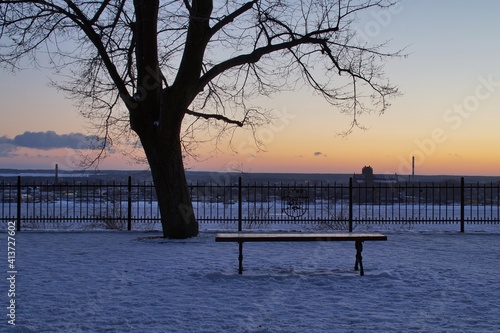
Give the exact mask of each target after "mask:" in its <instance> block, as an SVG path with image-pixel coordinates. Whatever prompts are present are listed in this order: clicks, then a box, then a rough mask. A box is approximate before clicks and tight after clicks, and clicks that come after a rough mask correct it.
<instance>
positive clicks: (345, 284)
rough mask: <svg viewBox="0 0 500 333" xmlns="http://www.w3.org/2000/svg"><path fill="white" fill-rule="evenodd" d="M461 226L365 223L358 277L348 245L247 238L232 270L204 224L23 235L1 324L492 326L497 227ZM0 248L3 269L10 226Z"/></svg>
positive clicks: (290, 328)
mask: <svg viewBox="0 0 500 333" xmlns="http://www.w3.org/2000/svg"><path fill="white" fill-rule="evenodd" d="M428 227H432V226H428ZM456 227H457V226H456V225H454V226H451V227H450V228H451V229H455V230H443V229H441V230H439V229H438V230H418V229H411V230H410V229H408V228H407V229H403V228H401V229H396V228H392V229H391V228H390V227H389V226H388V227H386V229H385V230H377V226H376V225H375V226H373V227H372V228H369V229H370V230H369V231H370V232H374V231H382V232H383V233H384V234H386V235H387V236H388V241H387V242H366V243H365V244H364V251H363V263H364V268H365V276H363V277H360V276H359V273H358V272H355V271H354V270H353V266H354V260H355V250H354V243H351V242H338V243H337V242H324V243H323V242H306V243H245V244H244V263H243V264H244V268H245V271H244V273H243V275H239V274H238V272H237V266H238V259H237V256H238V245H237V243H216V242H215V240H214V239H215V231H213V230H209V229H208V228H207V229H204V230H202V232H201V233H200V235H199V236H198V237H196V238H192V239H188V240H169V239H162V238H160V237H159V236H160V233H159V232H158V231H151V232H147V231H128V232H127V231H22V232H18V233H17V234H16V236H15V237H16V265H17V270H18V273H17V276H16V296H15V301H16V325H15V326H14V327H13V326H11V325H8V324H7V316H6V314H7V310H6V306H7V302H8V300H7V296H6V294H7V292H6V288H8V286H7V284H5V283H2V284H0V287H1V289H2V290H1V291H0V294H1V295H3V296H2V298H1V305H2V306H1V308H2V309H3V311H4V312H5V314H2V318H3V320H2V321H3V322H1V323H0V331H2V332H120V333H124V332H333V331H334V332H363V331H365V332H385V331H392V332H396V331H397V332H403V331H404V332H412V331H414V332H437V331H439V332H471V331H474V332H491V331H496V330H498V329H499V327H500V316H498V313H499V310H500V284H499V283H498V276H499V273H500V265H499V264H498V263H499V260H500V251H499V249H500V232H499V231H498V229H495V228H497V227H496V226H486V225H482V226H476V229H477V230H474V231H469V230H471V228H469V226H466V230H467V232H466V233H459V232H458V231H456ZM367 229H368V228H367ZM422 229H423V227H422ZM224 231H227V230H224ZM362 231H363V230H356V232H362ZM0 248H1V251H2V252H0V253H1V255H2V258H5V260H2V265H3V266H2V270H3V272H4V274H7V273H6V272H7V271H8V268H7V260H6V259H7V253H6V249H7V233H5V232H3V233H0ZM2 280H3V281H6V280H5V278H4V279H2Z"/></svg>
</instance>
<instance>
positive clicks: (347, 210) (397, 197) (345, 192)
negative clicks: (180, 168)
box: [0, 177, 500, 232]
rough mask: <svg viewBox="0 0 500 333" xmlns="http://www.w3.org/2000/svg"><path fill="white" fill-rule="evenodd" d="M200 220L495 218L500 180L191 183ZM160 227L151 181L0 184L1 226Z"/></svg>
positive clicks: (332, 224) (499, 215)
mask: <svg viewBox="0 0 500 333" xmlns="http://www.w3.org/2000/svg"><path fill="white" fill-rule="evenodd" d="M189 188H190V191H191V196H192V200H193V208H194V214H195V215H196V217H197V219H198V221H199V222H200V225H201V227H203V226H204V225H207V226H209V225H212V224H217V225H221V224H223V225H227V226H228V227H231V226H234V225H236V224H238V225H243V227H244V228H259V227H265V226H268V225H276V224H310V225H317V226H324V227H326V228H331V229H343V230H350V231H352V229H353V228H354V227H356V226H357V225H362V224H424V223H425V224H456V225H457V226H458V227H457V228H459V229H460V231H462V232H463V231H464V228H465V225H466V224H479V223H484V224H500V184H498V183H496V184H495V183H490V184H479V183H476V184H469V183H467V184H466V183H465V181H464V179H463V178H462V179H461V181H460V182H444V183H439V184H435V183H425V184H424V183H397V184H353V181H352V179H350V180H349V182H347V183H334V184H283V183H279V184H270V183H266V184H262V183H259V184H258V183H253V184H250V183H246V184H245V183H243V181H242V179H241V178H240V180H239V182H238V183H235V184H229V185H228V184H216V183H206V184H202V183H195V184H190V185H189ZM12 221H15V222H16V225H17V229H18V230H21V229H82V228H83V229H122V230H132V229H160V228H161V227H160V222H159V221H160V212H159V209H158V205H157V202H156V195H155V190H154V187H153V184H152V183H150V182H143V183H136V184H133V182H132V178H131V177H129V178H128V182H126V183H124V184H122V183H116V182H112V183H102V182H101V183H90V182H78V181H74V182H72V183H58V184H56V183H49V182H46V183H36V182H32V183H27V182H24V181H23V180H22V179H21V177H18V178H17V181H15V182H13V183H7V182H3V183H0V228H1V229H6V228H7V222H11V223H12Z"/></svg>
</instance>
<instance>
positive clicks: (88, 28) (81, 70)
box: [0, 0, 399, 238]
mask: <svg viewBox="0 0 500 333" xmlns="http://www.w3.org/2000/svg"><path fill="white" fill-rule="evenodd" d="M392 5H394V3H393V1H390V0H337V1H332V0H307V1H299V0H289V1H286V0H282V1H280V0H252V1H239V0H237V1H210V0H192V1H188V0H183V1H180V0H165V1H160V0H133V1H130V0H129V1H126V0H103V1H93V0H2V1H1V2H0V62H1V63H2V64H3V65H4V66H7V67H12V68H17V67H18V66H20V64H22V63H23V61H26V60H29V61H31V62H32V64H34V65H43V66H50V67H51V68H52V69H54V70H55V71H56V72H58V73H62V74H65V75H66V78H67V79H64V80H61V82H57V83H56V85H57V86H58V87H59V88H61V89H63V90H65V91H66V92H67V93H68V94H70V95H71V97H74V98H76V99H77V100H79V101H80V102H81V108H82V110H83V112H84V114H85V115H86V116H88V117H89V118H92V119H93V120H95V121H97V124H98V125H99V128H100V129H101V131H102V132H101V133H100V134H101V136H102V137H104V138H105V139H106V141H105V143H106V144H110V142H111V140H112V139H113V138H114V137H113V135H112V134H113V133H115V132H114V129H116V128H118V129H119V131H118V133H123V129H127V128H128V129H131V130H132V132H134V133H135V134H136V135H137V136H138V138H139V141H140V145H141V147H142V149H143V150H144V152H145V156H146V158H147V161H148V163H149V166H150V168H151V172H152V177H153V181H154V184H155V188H156V192H157V196H158V204H159V207H160V212H161V217H162V226H163V234H164V236H165V237H172V238H187V237H191V236H195V235H197V234H198V223H197V221H196V219H195V216H194V214H193V209H192V204H191V198H190V195H189V193H188V187H187V182H186V177H185V172H184V165H183V141H182V140H181V138H182V137H183V135H184V134H183V129H185V128H186V127H185V125H184V127H183V124H184V121H185V119H189V121H191V122H197V123H199V122H200V121H206V122H208V123H210V124H213V123H214V122H218V123H219V124H221V125H220V126H221V128H220V129H221V130H228V129H232V128H235V127H243V126H250V128H256V127H257V126H258V125H259V122H260V121H266V116H267V115H268V114H267V113H266V111H264V110H262V109H259V108H256V107H254V106H252V105H251V104H250V103H251V99H252V98H253V97H255V96H258V95H270V94H273V93H277V92H279V91H283V90H285V89H300V88H301V87H302V86H304V85H305V86H310V87H312V88H313V89H314V90H315V91H316V92H318V93H319V94H320V95H322V96H323V97H324V98H325V99H326V100H327V101H328V102H329V103H331V104H332V105H336V106H338V107H339V109H340V110H341V111H342V112H348V113H349V114H351V115H352V117H353V118H352V119H353V122H352V124H353V126H356V125H357V122H356V119H357V118H356V117H357V115H358V114H359V113H361V112H366V111H370V110H375V111H378V112H383V111H384V110H385V109H386V107H387V106H388V103H387V98H388V97H389V96H392V95H395V94H396V93H397V89H396V88H395V87H393V86H391V85H389V84H388V83H387V81H386V79H385V78H384V76H383V71H382V67H381V65H382V64H383V62H384V60H385V59H386V58H388V57H393V56H399V53H398V52H393V53H384V52H383V49H384V48H383V46H384V45H370V44H369V43H367V42H366V41H363V40H361V39H359V38H357V35H356V30H355V27H354V22H355V20H356V17H357V15H358V14H360V13H362V12H364V11H367V10H369V9H372V8H373V9H377V10H383V9H387V8H388V7H390V6H392ZM41 59H46V60H47V61H46V62H42V60H41ZM188 128H192V127H189V126H188Z"/></svg>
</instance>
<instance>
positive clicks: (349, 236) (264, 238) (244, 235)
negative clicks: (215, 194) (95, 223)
mask: <svg viewBox="0 0 500 333" xmlns="http://www.w3.org/2000/svg"><path fill="white" fill-rule="evenodd" d="M386 240H387V236H385V235H382V234H378V233H374V234H360V233H257V232H237V233H218V234H217V235H216V236H215V241H216V242H238V243H239V257H238V259H239V269H238V273H239V274H242V273H243V243H244V242H342V241H354V242H355V248H356V262H355V264H354V270H356V271H357V270H358V266H359V271H360V275H361V276H363V275H364V270H363V258H362V256H361V252H362V251H363V242H365V241H386Z"/></svg>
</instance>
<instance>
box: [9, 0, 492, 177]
mask: <svg viewBox="0 0 500 333" xmlns="http://www.w3.org/2000/svg"><path fill="white" fill-rule="evenodd" d="M498 13H500V2H499V1H493V0H482V1H465V0H462V1H451V0H447V1H444V0H442V1H429V0H418V1H417V0H413V1H410V0H403V1H401V2H400V4H399V5H398V6H396V7H394V8H393V9H392V10H391V11H390V12H388V13H387V12H386V13H385V14H381V13H380V12H378V11H372V12H369V13H366V14H365V15H364V17H363V18H362V20H361V21H360V22H358V23H357V28H358V29H359V30H360V31H361V32H362V33H363V34H364V35H365V36H368V37H369V38H370V40H371V41H385V40H389V44H388V50H389V51H394V50H398V49H400V48H403V47H406V53H407V54H408V57H407V58H406V59H394V60H390V61H389V62H388V63H387V64H386V67H385V71H386V74H387V76H388V78H389V79H390V80H391V82H392V83H394V84H396V85H398V86H399V88H400V90H401V92H402V93H403V95H402V96H401V97H399V98H398V99H396V100H394V101H393V102H392V106H391V108H389V109H388V110H387V111H386V113H385V114H384V115H382V116H379V115H377V114H372V115H365V116H363V117H362V118H361V119H360V121H361V123H362V124H363V125H364V126H366V127H367V128H368V130H366V131H362V130H357V131H355V132H354V133H353V134H351V135H350V136H348V137H347V138H343V137H341V136H339V135H338V134H339V133H341V132H342V131H344V130H346V129H347V126H348V124H349V121H350V118H349V117H347V116H345V115H341V114H339V113H338V111H337V110H335V109H333V108H332V107H330V106H328V105H326V104H325V103H324V102H322V101H321V99H320V98H318V97H312V96H311V94H310V92H304V91H297V92H293V93H285V94H283V95H281V96H276V97H275V98H274V99H272V100H263V101H262V104H264V105H263V106H264V107H267V108H275V109H276V110H278V111H279V112H280V113H281V114H283V115H285V117H284V119H281V120H278V124H277V125H275V126H274V127H271V128H267V129H263V131H262V133H265V134H266V135H267V136H266V138H267V139H266V140H265V141H266V142H265V143H266V147H265V151H258V150H257V149H255V148H251V143H249V142H247V141H248V140H249V138H248V133H246V132H242V133H240V134H239V135H237V136H236V137H235V138H234V140H235V142H233V144H234V143H236V144H235V146H237V147H238V146H239V147H242V148H243V149H241V150H242V152H239V153H238V154H236V153H234V152H232V151H231V150H229V149H228V150H227V151H226V152H224V153H220V154H218V155H216V156H215V157H210V156H209V155H212V154H211V153H210V152H209V149H208V148H207V147H205V148H203V147H202V148H200V151H199V152H198V155H199V156H200V160H199V161H194V160H189V161H187V163H188V166H189V167H190V168H191V169H194V170H214V171H226V170H228V169H229V168H231V167H232V166H238V168H241V169H243V170H244V171H254V172H257V171H271V172H322V173H323V172H332V173H337V172H360V170H361V168H362V167H363V166H364V165H371V166H372V167H373V168H374V170H375V172H380V173H400V174H401V173H407V172H408V161H409V160H410V159H411V156H416V164H417V168H416V170H417V172H418V173H422V174H464V175H467V174H488V175H497V174H498V173H499V169H500V151H498V149H497V148H496V147H497V146H498V142H499V141H500V131H498V126H499V125H500V66H499V63H498V59H500V37H499V36H498V32H499V31H500V20H498V17H497V16H498ZM49 76H50V74H49V73H46V72H42V71H36V70H32V69H27V70H25V71H22V72H19V73H16V75H11V74H10V73H8V72H5V71H2V72H0V77H1V81H0V88H1V95H2V101H3V102H2V105H1V109H0V112H1V115H2V118H3V121H2V122H1V124H0V137H3V138H4V141H5V140H13V139H14V138H15V137H16V136H17V135H21V134H23V133H25V132H26V131H29V132H47V131H54V132H55V133H57V134H60V135H63V134H66V135H67V134H71V133H73V134H75V133H83V134H85V135H90V134H92V133H89V132H88V131H87V127H88V124H86V123H85V122H84V120H83V118H81V117H80V116H79V115H78V112H77V109H76V107H75V106H74V105H73V102H72V101H70V100H67V99H65V98H64V96H63V95H62V94H61V93H58V92H57V91H55V90H54V89H53V88H50V87H48V86H47V84H48V81H49V80H48V77H49ZM311 110H313V111H314V112H312V113H311ZM311 114H313V115H314V116H311ZM2 147H3V148H2ZM8 149H10V150H8ZM7 150H8V153H7ZM76 155H77V153H76V152H75V149H74V148H72V147H68V148H66V149H64V150H62V149H61V148H60V147H59V149H53V150H50V149H44V150H40V149H38V148H36V147H34V148H33V149H28V148H26V147H13V146H10V148H8V147H6V146H5V145H3V146H2V145H1V142H0V166H3V167H23V168H30V167H37V168H52V166H53V165H54V164H55V163H59V164H63V165H67V167H68V168H70V167H71V166H72V165H73V164H72V163H74V159H75V158H76ZM116 157H117V158H113V157H111V158H110V159H109V160H108V161H105V162H104V163H103V164H102V167H103V168H107V167H109V168H137V167H141V166H137V165H133V164H132V165H130V164H127V163H124V160H123V156H122V155H119V156H118V155H117V156H116ZM72 161H73V162H72ZM74 167H76V166H74Z"/></svg>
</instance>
